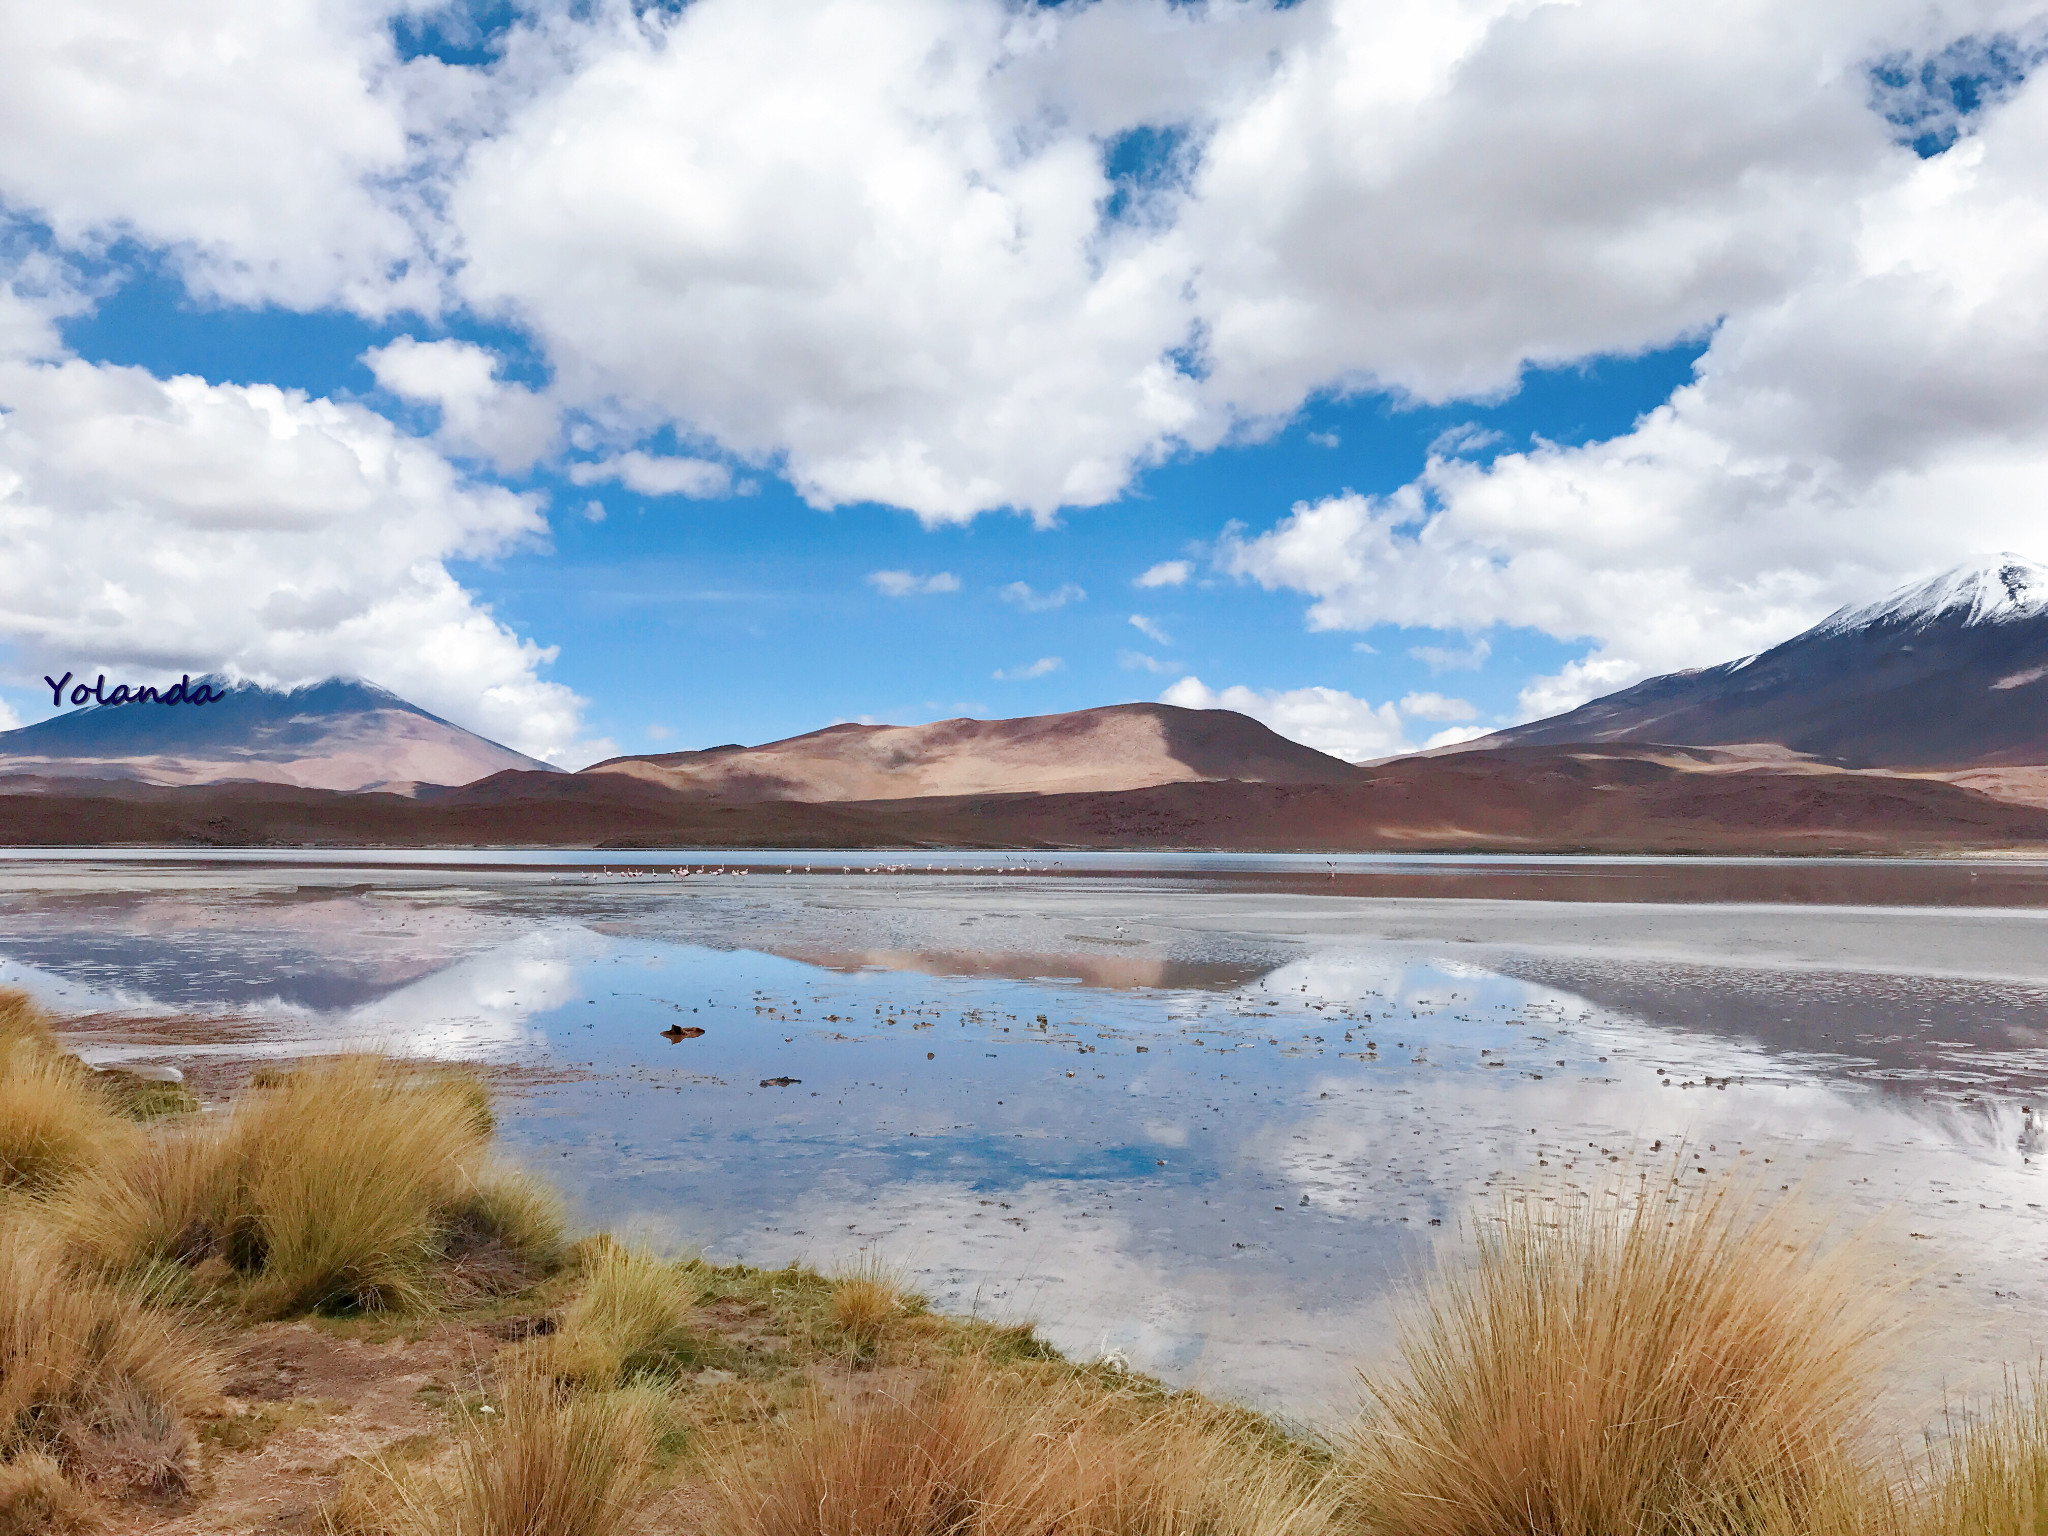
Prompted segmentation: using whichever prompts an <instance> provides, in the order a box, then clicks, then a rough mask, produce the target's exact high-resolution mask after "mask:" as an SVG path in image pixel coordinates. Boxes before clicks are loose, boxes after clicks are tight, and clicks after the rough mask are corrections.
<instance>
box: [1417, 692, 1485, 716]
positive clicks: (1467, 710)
mask: <svg viewBox="0 0 2048 1536" xmlns="http://www.w3.org/2000/svg"><path fill="white" fill-rule="evenodd" d="M1401 713H1402V714H1404V715H1407V716H1410V717H1411V718H1413V719H1416V720H1439V721H1441V720H1475V719H1477V718H1478V716H1479V711H1478V710H1477V709H1475V708H1473V706H1472V705H1471V704H1469V703H1468V702H1466V701H1465V700H1464V699H1450V698H1446V697H1444V695H1442V694H1440V693H1411V694H1408V695H1407V696H1406V697H1404V698H1403V699H1402V700H1401Z"/></svg>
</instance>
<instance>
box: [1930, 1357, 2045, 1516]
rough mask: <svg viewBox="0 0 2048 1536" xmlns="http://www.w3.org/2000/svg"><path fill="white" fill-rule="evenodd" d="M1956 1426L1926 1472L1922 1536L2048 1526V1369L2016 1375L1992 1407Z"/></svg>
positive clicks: (2037, 1369) (2037, 1368)
mask: <svg viewBox="0 0 2048 1536" xmlns="http://www.w3.org/2000/svg"><path fill="white" fill-rule="evenodd" d="M1950 1430H1951V1432H1950V1433H1949V1434H1948V1435H1947V1436H1946V1437H1945V1438H1944V1439H1943V1440H1942V1441H1940V1442H1939V1443H1938V1444H1937V1445H1936V1446H1935V1447H1934V1449H1933V1451H1932V1454H1931V1456H1930V1458H1929V1460H1930V1463H1931V1465H1930V1466H1929V1468H1928V1470H1927V1472H1926V1474H1925V1476H1924V1477H1923V1478H1922V1479H1921V1482H1922V1489H1921V1494H1920V1498H1919V1501H1918V1505H1919V1508H1918V1510H1917V1519H1916V1521H1915V1526H1916V1531H1915V1536H2043V1533H2044V1532H2048V1371H2044V1369H2043V1368H2042V1367H2041V1366H2039V1365H2037V1366H2036V1367H2035V1368H2034V1369H2033V1371H2032V1372H2031V1373H2030V1374H2029V1375H2027V1376H2026V1377H2025V1378H2022V1377H2020V1376H2018V1375H2014V1376H2011V1377H2009V1378H2008V1379H2007V1382H2006V1388H2005V1392H2004V1394H2003V1395H2002V1396H2001V1397H2000V1398H1999V1400H1997V1401H1996V1402H1994V1403H1993V1404H1991V1405H1990V1407H1989V1409H1988V1411H1985V1412H1983V1413H1980V1414H1978V1415H1975V1416H1972V1417H1968V1418H1964V1419H1962V1420H1961V1422H1958V1423H1955V1424H1953V1425H1952V1426H1951V1427H1950Z"/></svg>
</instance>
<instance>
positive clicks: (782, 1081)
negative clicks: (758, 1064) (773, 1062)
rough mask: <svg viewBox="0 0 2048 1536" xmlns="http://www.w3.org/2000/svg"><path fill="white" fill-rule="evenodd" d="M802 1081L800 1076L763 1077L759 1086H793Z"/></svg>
mask: <svg viewBox="0 0 2048 1536" xmlns="http://www.w3.org/2000/svg"><path fill="white" fill-rule="evenodd" d="M802 1081H803V1079H802V1078H800V1077H764V1078H762V1079H761V1086H762V1087H763V1088H794V1087H795V1086H796V1085H797V1084H798V1083H800V1082H802Z"/></svg>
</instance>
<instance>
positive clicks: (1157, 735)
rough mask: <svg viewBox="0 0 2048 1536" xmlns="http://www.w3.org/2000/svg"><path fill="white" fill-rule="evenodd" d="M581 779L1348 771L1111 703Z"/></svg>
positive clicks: (608, 764) (1077, 780)
mask: <svg viewBox="0 0 2048 1536" xmlns="http://www.w3.org/2000/svg"><path fill="white" fill-rule="evenodd" d="M583 772H584V773H585V774H587V775H598V774H604V775H614V776H624V777H631V778H637V779H641V780H644V781H646V782H648V783H650V784H658V785H661V786H662V787H664V788H666V789H672V790H677V791H680V792H684V793H688V794H695V795H703V796H707V797H712V798H716V799H720V800H747V801H754V800H808V801H825V800H832V801H862V800H908V799H927V798H930V797H932V796H937V795H986V794H1075V793H1084V792H1089V791H1098V790H1118V789H1142V788H1145V787H1148V786H1150V785H1154V784H1177V783H1184V782H1190V781H1203V780H1231V779H1235V780H1242V781H1244V782H1247V783H1260V784H1341V783H1347V782H1349V781H1351V780H1353V779H1355V778H1356V777H1357V773H1358V770H1357V769H1355V768H1353V767H1352V766H1351V764H1349V763H1346V762H1343V761H1341V760H1340V759H1338V758H1334V757H1328V756H1325V755H1324V754H1323V753H1321V752H1318V751H1316V750H1315V749H1314V748H1313V747H1304V746H1302V745H1301V744H1300V743H1299V742H1293V741H1289V740H1288V739H1287V738H1286V737H1284V736H1280V735H1277V734H1275V733H1274V732H1272V731H1270V730H1268V729H1267V728H1266V727H1265V726H1263V725H1261V724H1259V722H1258V721H1256V720H1253V719H1251V718H1250V717H1249V716H1247V715H1240V714H1238V713H1236V712H1235V711H1234V710H1228V709H1179V708H1176V707H1175V706H1173V705H1170V704H1115V705H1110V706H1108V707H1107V708H1103V709H1079V710H1075V711H1073V712H1072V713H1070V714H1064V715H1032V716H1027V717H1025V718H1023V719H1018V720H966V719H960V720H939V721H935V722H934V723H932V724H930V725H834V726H829V727H827V728H826V729H824V730H822V731H812V732H810V733H809V734H808V735H804V736H792V737H790V738H789V739H788V740H786V741H771V742H769V743H767V744H766V745H765V746H759V747H738V746H733V747H711V748H708V749H706V750H704V751H701V752H666V753H662V754H660V755H658V756H651V757H615V758H610V759H608V760H607V761H605V762H602V763H596V764H593V765H592V766H591V767H589V768H586V769H584V770H583Z"/></svg>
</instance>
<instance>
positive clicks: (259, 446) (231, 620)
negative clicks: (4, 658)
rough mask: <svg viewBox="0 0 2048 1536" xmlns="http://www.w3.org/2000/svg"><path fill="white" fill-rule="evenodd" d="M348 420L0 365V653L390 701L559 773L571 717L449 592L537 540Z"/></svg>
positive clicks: (519, 519) (166, 384) (211, 391)
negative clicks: (456, 572) (380, 693)
mask: <svg viewBox="0 0 2048 1536" xmlns="http://www.w3.org/2000/svg"><path fill="white" fill-rule="evenodd" d="M545 533H546V524H545V522H544V521H543V520H542V518H541V515H540V511H539V508H538V506H537V504H536V502H535V499H534V498H532V497H528V496H515V495H513V494H511V493H510V492H507V491H504V490H500V489H496V488H493V487H488V486H479V485H474V484H471V483H468V482H466V481H465V480H464V479H463V477H462V476H461V475H460V474H459V473H458V472H457V471H456V470H455V468H454V467H453V466H451V465H450V464H449V463H448V462H447V461H446V460H445V459H443V458H441V457H440V456H439V455H438V454H436V453H435V452H434V451H433V450H432V449H430V448H429V447H427V446H426V445H424V444H421V443H419V442H416V441H414V440H412V439H408V438H406V437H403V436H401V435H400V434H399V433H398V432H397V431H396V430H395V429H394V428H393V427H392V426H391V425H390V423H388V422H386V421H385V420H384V419H383V418H381V417H379V416H376V415H374V414H372V413H371V412H369V411H367V410H364V409H362V408H360V407H358V406H352V405H342V404H337V403H335V402H333V401H328V400H313V399H308V398H306V397H305V396H303V395H300V394H296V393H292V392H289V391H285V390H280V389H276V388H273V387H271V386H268V385H250V386H240V385H226V384H222V385H214V384H208V383H206V382H205V381H203V380H201V379H196V378H190V377H184V378H175V379H170V380H167V381H166V380H160V379H156V378H153V377H151V376H150V375H149V374H148V373H146V372H144V371H143V370H141V369H139V368H118V367H101V366H95V365H93V364H89V363H85V362H81V361H76V360H73V361H69V362H65V363H61V364H43V363H34V362H23V361H18V360H14V361H10V360H6V359H0V549H4V550H5V552H6V558H5V559H4V560H0V637H4V638H5V639H7V640H9V641H11V642H12V643H13V645H14V647H15V649H16V651H17V652H18V653H20V654H21V655H22V656H23V658H24V660H25V661H26V662H28V663H29V670H30V671H32V672H41V671H44V670H47V667H46V666H45V665H43V664H42V663H44V662H45V661H47V662H48V663H50V664H53V665H55V666H56V668H57V670H59V671H63V670H66V669H71V670H76V671H78V672H81V673H84V672H88V671H91V672H97V671H100V670H102V669H104V670H107V671H110V672H119V673H123V674H130V675H136V674H141V675H161V674H164V673H169V674H170V675H172V676H176V675H177V674H178V673H180V672H186V671H190V672H194V673H197V672H202V671H210V670H224V671H229V672H233V673H237V674H239V675H242V676H245V677H249V678H252V679H255V680H257V681H260V682H266V683H273V684H290V683H296V682H302V681H307V680H311V679H314V678H318V677H322V676H326V675H328V674H332V673H346V674H356V675H360V676H363V677H367V678H369V679H371V680H372V681H374V682H378V683H381V684H383V685H384V686H386V687H388V688H391V689H394V690H395V691H397V692H398V693H400V694H402V695H403V696H405V697H406V698H409V699H412V700H414V701H415V702H417V703H419V704H421V705H424V706H425V707H426V708H428V709H431V710H433V711H434V712H435V713H437V714H441V715H444V716H446V717H448V718H449V719H452V720H455V721H457V722H458V723H460V724H462V725H466V726H469V727H470V728H472V729H474V730H477V731H480V732H482V733H483V734H484V735H486V736H490V737H493V738H495V739H497V740H499V741H503V742H505V743H507V744H508V745H511V746H514V747H517V748H519V749H521V750H522V751H526V752H530V753H533V754H534V755H536V756H542V757H548V758H550V759H552V760H555V761H568V760H570V759H572V758H574V757H576V756H577V755H578V752H579V746H578V743H577V741H576V733H577V727H578V719H579V714H580V711H581V706H582V701H581V700H579V699H578V698H577V697H576V696H575V695H574V694H573V693H571V692H570V691H569V689H567V688H565V687H563V686H562V685H560V684H559V683H550V682H546V681H543V680H542V679H541V677H540V672H541V669H542V668H543V667H545V666H546V665H547V663H548V662H550V661H552V660H553V659H554V654H555V653H554V651H553V649H552V648H545V647H542V646H540V645H537V644H535V643H534V642H533V641H531V640H528V639H524V638H522V637H521V636H519V635H517V634H515V633H513V631H512V630H511V629H509V628H508V627H507V626H506V625H505V624H503V623H502V622H500V621H499V620H498V619H496V618H494V617H493V616H492V615H491V612H490V610H489V609H488V608H487V607H485V606H484V605H482V604H480V603H479V602H477V600H476V599H475V598H474V597H473V596H472V595H471V594H470V593H468V592H466V591H465V590H463V588H462V587H461V586H460V585H459V584H458V583H457V582H456V581H455V579H454V577H453V576H451V575H450V574H449V571H448V568H447V565H446V563H445V562H446V561H447V560H448V559H449V558H451V557H456V556H461V557H469V558H475V557H482V556H488V555H491V554H494V553H497V552H500V551H503V550H506V549H508V548H511V547H512V546H514V545H516V544H519V543H522V542H528V541H532V540H536V539H539V538H542V537H544V536H545Z"/></svg>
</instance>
